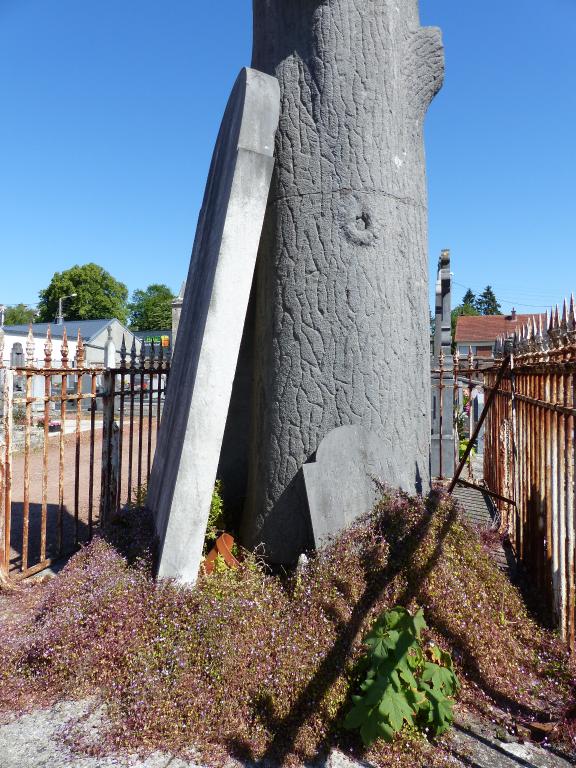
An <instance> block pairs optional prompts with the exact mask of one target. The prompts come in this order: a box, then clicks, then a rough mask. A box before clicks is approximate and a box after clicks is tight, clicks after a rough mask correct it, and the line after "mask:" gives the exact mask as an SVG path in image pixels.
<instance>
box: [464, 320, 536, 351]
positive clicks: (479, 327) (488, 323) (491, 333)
mask: <svg viewBox="0 0 576 768" xmlns="http://www.w3.org/2000/svg"><path fill="white" fill-rule="evenodd" d="M532 317H536V318H538V315H516V317H515V318H513V317H512V315H478V316H477V317H471V316H470V317H468V316H464V315H462V316H460V317H459V318H458V320H457V321H456V336H455V339H456V343H460V344H461V343H463V342H464V343H466V342H476V341H490V342H494V341H496V339H497V338H498V336H501V335H502V334H506V336H512V335H513V334H514V331H519V330H520V328H522V326H523V325H526V323H527V322H528V321H529V320H530V319H531V318H532ZM542 318H543V320H545V319H546V315H542Z"/></svg>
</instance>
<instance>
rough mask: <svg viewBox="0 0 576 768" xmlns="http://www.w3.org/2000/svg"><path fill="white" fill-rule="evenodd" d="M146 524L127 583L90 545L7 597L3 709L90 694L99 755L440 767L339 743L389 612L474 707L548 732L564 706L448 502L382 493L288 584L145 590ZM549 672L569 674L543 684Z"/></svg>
mask: <svg viewBox="0 0 576 768" xmlns="http://www.w3.org/2000/svg"><path fill="white" fill-rule="evenodd" d="M146 522H147V521H146V518H145V517H142V516H141V513H137V512H129V513H127V514H126V515H124V516H123V517H122V519H121V520H120V522H119V531H117V532H116V533H115V538H114V541H115V542H116V543H117V545H123V544H124V545H125V544H129V546H130V553H129V561H130V563H131V565H129V564H128V561H127V560H125V559H124V558H123V557H122V556H120V554H119V553H118V551H117V549H116V548H115V546H113V544H111V543H108V542H107V541H104V540H102V539H97V540H95V541H94V542H93V543H92V544H91V545H90V546H88V547H86V548H85V549H83V550H82V551H81V552H80V553H78V554H77V555H76V556H75V557H74V558H73V559H72V560H71V561H70V563H69V564H68V565H67V567H66V568H65V569H64V570H63V571H62V573H61V574H60V575H59V576H58V577H57V578H56V579H54V580H52V581H50V582H48V583H46V584H43V585H41V586H36V587H34V588H30V589H29V590H25V591H24V592H23V593H21V594H16V595H13V596H7V597H4V596H2V597H1V599H2V600H8V601H14V602H13V603H11V604H12V605H13V606H17V605H18V601H20V603H21V604H22V605H24V604H28V603H31V604H32V605H31V608H30V609H29V610H28V611H27V612H26V611H23V613H22V618H21V619H20V622H19V626H16V625H15V624H14V623H12V624H10V625H9V626H8V627H7V628H5V627H4V626H1V627H0V691H1V693H0V708H3V709H4V710H8V709H13V708H14V705H16V706H21V707H22V708H25V707H26V708H29V707H31V706H35V705H39V704H49V703H50V702H52V701H55V700H58V699H60V698H64V697H77V698H80V697H84V696H86V695H94V694H96V695H97V696H99V697H100V698H101V699H102V700H103V701H105V702H106V704H107V707H108V717H107V719H106V723H107V727H108V730H107V732H106V733H104V734H102V735H101V740H100V743H101V744H102V745H103V748H106V749H117V748H124V749H129V750H137V751H146V750H147V749H150V750H154V749H165V750H167V751H172V752H176V753H177V754H178V753H180V754H182V755H185V754H187V753H188V752H189V751H190V750H192V749H195V750H196V752H195V757H196V758H197V759H201V760H204V761H209V762H211V763H224V762H225V760H226V756H227V755H228V754H230V753H232V754H234V755H238V756H241V757H244V758H252V759H261V758H271V759H273V760H275V761H278V763H279V764H280V763H282V762H287V763H289V762H291V761H293V762H295V761H299V762H301V761H303V760H310V759H312V758H314V757H315V756H316V755H317V754H318V752H319V751H323V750H326V749H328V748H330V747H331V746H339V747H340V748H342V749H344V750H346V751H348V752H350V753H353V754H354V755H355V756H361V755H365V756H366V757H367V758H369V759H371V760H373V761H375V762H376V763H380V764H383V765H386V766H397V767H398V768H404V767H406V768H407V767H408V766H410V768H413V767H415V768H418V766H430V767H431V768H432V767H436V766H442V765H449V764H450V757H449V754H448V752H447V748H446V746H445V743H444V741H443V738H441V740H440V741H439V742H436V743H433V744H431V743H430V742H428V741H427V740H425V739H422V738H421V737H419V736H418V735H417V734H411V733H410V731H409V729H407V728H404V729H403V730H402V732H401V733H400V734H399V735H398V736H396V737H395V738H394V741H393V742H392V743H387V742H385V741H382V740H378V741H376V742H374V743H373V744H372V746H371V747H370V748H369V750H367V751H366V750H365V749H364V747H363V745H362V743H361V741H360V739H359V738H358V736H357V735H356V734H355V733H351V732H348V731H346V730H345V729H343V722H344V718H345V715H346V713H347V712H348V711H349V709H350V704H351V696H352V694H353V693H354V692H355V690H356V684H357V664H358V661H359V660H360V659H361V657H362V655H363V653H364V651H365V648H364V646H363V643H362V638H363V637H365V636H366V634H367V632H368V631H369V630H370V628H371V627H372V626H373V624H374V622H375V621H376V620H377V618H378V617H379V616H380V615H381V614H382V613H383V612H384V611H388V610H391V609H392V608H394V606H398V605H400V606H403V607H405V608H407V609H408V610H410V612H411V613H412V615H414V614H416V612H417V611H418V610H419V609H420V608H423V609H424V613H425V616H426V619H427V622H428V624H429V629H428V630H424V629H423V630H422V639H423V641H424V644H425V645H428V644H429V643H431V642H433V643H435V644H436V645H438V646H439V647H442V648H445V649H446V650H447V651H448V652H450V653H451V655H452V657H453V659H454V663H455V667H456V672H457V674H458V677H459V678H460V680H461V683H462V691H461V692H460V698H461V699H462V700H463V701H465V702H467V703H468V704H469V705H470V706H474V707H476V708H478V707H480V708H481V707H483V706H486V707H489V702H490V700H491V699H496V700H500V701H501V702H504V703H505V704H506V706H507V707H508V708H509V709H510V711H514V707H517V709H518V711H519V712H520V711H522V712H525V711H526V710H532V711H534V712H538V711H539V710H540V709H541V707H542V706H543V705H542V702H546V707H548V711H549V712H552V714H554V712H560V711H561V710H562V708H563V707H565V706H566V704H567V702H568V699H569V695H570V685H571V684H572V682H573V680H572V678H571V676H570V667H569V663H568V658H567V656H566V654H565V652H564V650H563V648H562V646H561V644H560V643H559V641H558V640H556V639H555V638H554V637H553V636H552V635H551V634H549V633H546V632H544V631H543V630H542V629H540V628H539V627H538V625H537V624H536V623H535V622H534V621H532V620H531V619H530V618H529V617H528V615H527V613H526V610H525V608H524V606H523V603H522V601H521V599H520V596H519V594H518V593H517V591H516V590H515V589H514V588H513V587H512V586H511V585H510V584H509V583H508V581H507V580H506V577H505V576H503V575H502V574H501V573H500V572H499V571H498V570H497V568H496V567H495V566H494V565H493V563H492V562H491V561H490V560H489V558H488V556H487V555H486V553H485V552H484V551H483V548H482V547H481V545H480V543H479V542H478V538H477V536H476V535H475V533H474V532H473V531H472V530H471V529H469V528H468V527H467V526H466V525H464V524H463V523H462V522H460V520H459V515H458V511H457V509H456V508H455V506H454V505H453V503H452V502H451V501H450V500H448V499H445V498H433V499H430V500H429V501H428V503H427V504H425V503H424V502H422V500H419V499H413V498H409V497H407V496H405V495H403V494H392V493H389V494H387V495H385V497H384V498H383V499H382V502H381V503H380V504H379V505H378V506H377V508H376V509H375V510H374V512H373V513H372V514H370V515H368V516H367V517H366V518H364V519H363V520H360V521H359V522H358V523H357V524H356V525H355V526H353V527H352V528H351V529H350V530H348V531H346V532H345V533H343V534H342V535H341V536H339V537H338V538H336V539H335V540H334V541H333V542H332V543H331V544H330V545H329V546H327V547H326V548H325V549H324V550H322V551H321V552H319V553H318V554H317V555H315V556H312V557H311V558H310V562H309V564H308V565H307V566H306V567H305V568H304V569H302V570H299V572H298V575H297V576H295V577H291V576H288V577H285V578H279V577H276V576H271V575H269V574H268V573H267V572H266V571H265V570H264V569H263V568H262V567H261V566H260V565H259V563H258V562H257V561H256V560H255V559H254V558H251V557H248V558H247V559H246V561H245V562H244V563H243V564H242V565H241V567H240V568H239V569H237V570H235V571H228V570H222V571H219V572H218V573H216V574H214V575H213V576H210V577H203V578H200V579H199V581H198V583H197V585H196V586H195V587H194V588H193V589H189V588H182V587H179V586H177V585H175V584H172V583H170V582H162V583H155V582H154V581H153V580H152V579H151V578H150V577H149V561H150V558H149V557H148V556H147V555H146V553H147V545H148V544H149V543H150V542H151V534H152V531H153V526H150V525H146ZM148 522H149V521H148ZM143 555H145V556H144V557H143ZM31 596H32V597H31ZM552 666H553V667H554V669H556V670H558V669H560V670H563V672H562V673H561V674H555V675H554V676H553V677H552V676H550V674H549V670H550V669H551V668H552Z"/></svg>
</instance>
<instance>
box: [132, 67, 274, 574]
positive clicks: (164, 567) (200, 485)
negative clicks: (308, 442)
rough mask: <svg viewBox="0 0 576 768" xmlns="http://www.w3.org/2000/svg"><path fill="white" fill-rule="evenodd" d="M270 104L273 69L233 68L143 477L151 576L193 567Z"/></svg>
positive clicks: (234, 342) (259, 217) (252, 256)
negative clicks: (154, 542)
mask: <svg viewBox="0 0 576 768" xmlns="http://www.w3.org/2000/svg"><path fill="white" fill-rule="evenodd" d="M279 111H280V96H279V87H278V82H277V80H276V78H274V77H271V76H269V75H265V74H262V73H261V72H258V71H256V70H253V69H243V70H242V72H241V73H240V75H239V76H238V79H237V81H236V84H235V86H234V89H233V91H232V95H231V96H230V100H229V102H228V106H227V108H226V113H225V115H224V119H223V122H222V126H221V128H220V134H219V136H218V141H217V143H216V148H215V150H214V155H213V158H212V165H211V168H210V173H209V177H208V182H207V184H206V191H205V195H204V202H203V206H202V210H201V212H200V217H199V220H198V227H197V231H196V239H195V242H194V248H193V251H192V257H191V261H190V270H189V272H188V279H187V281H186V290H185V293H184V302H183V307H182V314H181V318H180V324H179V328H178V339H177V343H176V347H175V350H174V356H173V360H172V370H171V374H170V380H169V384H168V391H167V394H166V404H165V409H164V414H163V417H162V429H161V430H160V435H159V441H158V447H157V450H156V455H155V458H154V465H153V468H152V475H151V478H150V487H149V493H148V500H147V503H148V505H149V507H150V509H151V510H152V511H153V512H154V515H155V521H156V533H157V537H158V564H157V572H158V576H160V577H172V578H175V579H177V580H179V581H182V582H188V583H193V582H194V581H195V580H196V577H197V574H198V569H199V566H200V561H201V557H202V545H203V541H204V535H205V531H206V524H207V520H208V512H209V509H210V501H211V496H212V490H213V487H214V481H215V479H216V472H217V468H218V460H219V456H220V449H221V444H222V437H223V433H224V427H225V423H226V415H227V412H228V406H229V402H230V394H231V390H232V383H233V380H234V372H235V369H236V362H237V359H238V352H239V348H240V341H241V338H242V329H243V325H244V320H245V316H246V310H247V306H248V299H249V295H250V286H251V284H252V277H253V273H254V267H255V263H256V254H257V251H258V243H259V241H260V234H261V230H262V224H263V220H264V213H265V210H266V202H267V199H268V191H269V187H270V180H271V177H272V170H273V166H274V157H273V153H274V135H275V132H276V128H277V125H278V118H279Z"/></svg>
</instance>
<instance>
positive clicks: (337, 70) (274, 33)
mask: <svg viewBox="0 0 576 768" xmlns="http://www.w3.org/2000/svg"><path fill="white" fill-rule="evenodd" d="M252 64H253V66H254V67H256V68H257V69H259V70H261V71H264V72H266V73H268V74H273V75H275V76H276V77H277V78H278V80H279V82H280V88H281V98H282V106H281V117H280V126H279V130H278V134H277V141H276V170H275V178H274V180H273V183H272V189H271V194H270V198H269V204H268V210H267V215H266V221H265V226H264V232H263V237H262V240H261V246H260V251H259V257H258V259H259V260H258V266H257V276H256V281H257V282H256V285H255V290H254V291H253V298H254V302H255V306H254V308H253V310H254V316H255V324H254V327H253V330H252V331H251V332H253V333H254V339H253V348H254V355H255V358H254V368H253V370H254V377H253V393H252V431H251V447H250V451H249V456H250V466H249V472H248V488H247V500H246V505H245V514H244V526H243V527H244V540H245V542H246V543H247V544H249V545H252V546H253V545H256V544H258V543H259V542H264V543H265V546H266V552H267V553H268V555H269V556H270V557H271V558H272V559H273V560H275V561H277V562H290V561H293V560H295V559H296V558H297V556H298V555H299V553H300V552H301V551H302V550H303V549H305V548H306V547H307V546H309V545H310V535H309V534H310V529H309V521H308V519H307V514H306V506H305V501H304V496H303V486H302V478H301V472H299V470H300V468H301V466H302V465H303V464H304V463H305V462H306V461H308V460H309V459H310V458H311V457H313V455H314V452H315V451H316V449H317V447H318V445H319V443H320V442H321V440H322V438H323V437H325V435H326V434H327V433H328V432H329V431H330V430H332V429H333V428H335V427H338V426H341V425H343V424H361V425H363V426H365V427H366V428H368V429H370V430H371V431H373V432H375V433H377V434H378V435H379V436H380V438H381V439H382V441H383V444H384V445H385V446H386V455H387V466H386V467H384V468H383V475H384V477H383V479H384V480H386V481H387V482H389V483H391V484H392V485H394V486H402V487H403V488H405V489H406V490H408V491H415V490H421V489H425V488H426V486H427V485H428V483H429V477H430V472H429V461H430V459H429V456H430V448H429V446H430V366H429V314H428V265H427V199H426V181H425V160H424V142H423V121H424V117H425V113H426V110H427V107H428V105H429V104H430V101H431V100H432V98H433V97H434V95H435V94H436V93H437V91H438V90H439V89H440V87H441V84H442V78H443V64H444V57H443V48H442V41H441V35H440V31H439V30H438V29H436V28H423V27H421V26H420V24H419V14H418V2H417V0H323V1H322V2H321V1H320V0H254V54H253V62H252Z"/></svg>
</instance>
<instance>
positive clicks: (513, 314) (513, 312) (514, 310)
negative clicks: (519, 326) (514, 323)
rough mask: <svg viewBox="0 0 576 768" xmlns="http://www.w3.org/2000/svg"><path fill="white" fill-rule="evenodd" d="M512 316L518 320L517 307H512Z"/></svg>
mask: <svg viewBox="0 0 576 768" xmlns="http://www.w3.org/2000/svg"><path fill="white" fill-rule="evenodd" d="M511 318H512V320H516V307H512V314H511Z"/></svg>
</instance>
